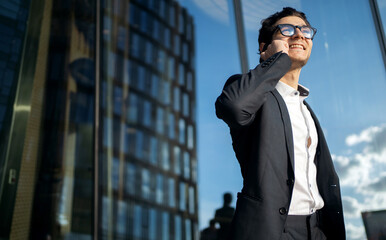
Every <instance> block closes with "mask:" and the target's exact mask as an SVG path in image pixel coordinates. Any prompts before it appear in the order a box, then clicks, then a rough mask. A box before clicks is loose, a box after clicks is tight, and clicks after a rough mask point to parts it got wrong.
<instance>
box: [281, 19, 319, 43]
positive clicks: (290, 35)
mask: <svg viewBox="0 0 386 240" xmlns="http://www.w3.org/2000/svg"><path fill="white" fill-rule="evenodd" d="M283 27H291V28H292V29H293V33H292V34H284V33H283V31H282V28H283ZM296 28H299V30H300V32H302V34H303V36H304V37H305V38H308V39H311V40H313V39H314V36H315V34H316V32H317V29H316V28H313V27H311V26H307V25H306V26H295V25H292V24H288V23H286V24H279V25H277V26H276V29H275V31H276V30H277V29H279V31H280V33H281V35H283V36H285V37H292V36H293V35H295V33H296ZM305 28H307V29H310V30H311V33H312V35H311V37H307V36H306V35H307V34H305V33H304V32H303V30H302V29H305Z"/></svg>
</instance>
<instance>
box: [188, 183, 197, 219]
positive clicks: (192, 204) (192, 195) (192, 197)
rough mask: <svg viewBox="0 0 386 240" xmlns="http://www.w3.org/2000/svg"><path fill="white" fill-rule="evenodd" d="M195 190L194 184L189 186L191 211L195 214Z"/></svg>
mask: <svg viewBox="0 0 386 240" xmlns="http://www.w3.org/2000/svg"><path fill="white" fill-rule="evenodd" d="M195 199H196V196H195V192H194V188H193V187H192V186H190V187H189V213H190V214H194V213H195V202H196V201H195Z"/></svg>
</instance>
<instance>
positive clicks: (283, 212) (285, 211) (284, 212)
mask: <svg viewBox="0 0 386 240" xmlns="http://www.w3.org/2000/svg"><path fill="white" fill-rule="evenodd" d="M279 213H280V215H284V214H286V213H287V209H285V208H284V207H282V208H280V209H279Z"/></svg>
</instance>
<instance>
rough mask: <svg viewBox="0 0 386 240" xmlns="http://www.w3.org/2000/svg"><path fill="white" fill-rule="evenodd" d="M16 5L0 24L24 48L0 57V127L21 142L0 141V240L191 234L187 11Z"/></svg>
mask: <svg viewBox="0 0 386 240" xmlns="http://www.w3.org/2000/svg"><path fill="white" fill-rule="evenodd" d="M16 2H19V5H18V6H17V7H18V8H19V9H21V10H23V11H21V10H20V11H21V12H22V13H24V14H20V13H18V14H16V15H15V16H14V20H13V22H12V21H11V20H8V19H6V20H5V18H6V17H7V16H5V15H4V16H3V15H2V16H1V17H2V18H1V24H2V25H1V28H2V29H3V30H4V31H5V30H6V29H8V28H11V27H13V25H12V24H18V25H17V26H18V27H19V29H25V30H24V31H23V30H21V31H20V33H19V35H20V38H14V39H16V40H13V44H14V45H15V41H16V43H17V41H19V43H20V44H19V45H20V46H19V49H22V48H21V46H22V45H23V42H22V41H23V39H24V41H25V42H24V46H25V48H26V49H27V50H24V52H23V54H22V51H21V50H20V51H19V52H9V53H4V54H3V52H2V53H1V54H2V55H1V57H2V63H4V64H2V65H0V67H2V68H4V71H3V72H4V73H7V72H11V73H12V74H13V76H14V77H13V78H12V79H11V78H9V79H8V78H7V79H6V78H4V77H3V78H2V82H1V84H3V85H4V84H8V85H9V84H10V83H13V86H14V87H11V86H12V84H11V85H10V86H9V87H8V89H9V91H8V93H9V94H8V95H7V96H6V97H4V98H2V102H1V109H0V110H1V111H0V114H1V115H0V117H1V119H0V121H1V124H2V125H1V129H2V130H3V131H2V132H1V134H2V136H6V134H7V131H8V133H9V135H10V136H11V137H13V139H19V140H20V141H18V142H17V144H12V142H11V141H10V140H9V139H8V138H6V137H4V138H3V137H2V140H1V141H3V142H2V144H1V148H2V149H4V154H3V151H2V153H1V154H2V155H1V158H0V160H1V161H0V172H1V175H2V176H4V177H2V178H1V189H0V193H1V195H0V197H1V198H0V212H1V213H2V214H1V215H2V220H1V222H0V225H1V236H0V237H1V238H4V239H12V238H15V237H20V236H23V238H31V239H48V238H51V239H91V238H98V239H165V240H166V239H168V240H169V239H176V240H177V239H197V232H198V226H197V223H198V213H197V210H198V207H197V158H196V156H197V155H196V116H195V115H196V114H195V111H196V104H195V102H196V98H195V94H196V87H195V69H194V61H195V50H194V23H193V19H192V17H191V16H190V15H189V14H188V12H187V10H186V9H184V8H182V7H180V5H179V4H178V3H177V2H176V1H172V0H162V1H155V0H152V1H151V0H148V1H134V0H132V1H120V0H109V1H108V0H106V1H96V0H80V1H70V0H61V1H47V0H30V1H28V0H24V1H21V0H20V1H16ZM15 4H16V3H15ZM1 5H2V4H0V6H1ZM11 5H12V4H11ZM15 6H16V5H15ZM6 7H8V6H5V5H4V9H5V8H6ZM22 7H24V8H22ZM28 8H29V10H28ZM15 11H16V10H15ZM3 12H5V10H4V11H1V12H0V14H3ZM97 13H98V14H97ZM27 19H29V21H30V23H29V24H27V22H28V21H27ZM23 24H24V25H23ZM23 26H24V28H23ZM99 29H100V30H99ZM7 54H8V55H7ZM9 58H10V59H14V60H15V61H14V62H12V63H10V62H9V61H8V60H7V59H9ZM6 60H7V61H8V62H7V61H6ZM27 63H28V64H27ZM23 64H24V65H25V64H27V65H25V66H28V67H25V68H22V67H20V66H22V65H23ZM18 71H20V73H19V74H18ZM18 75H19V77H18ZM4 76H5V75H4ZM7 76H8V77H9V76H10V75H9V74H8V75H7ZM7 76H6V77H7ZM20 76H25V78H24V79H28V80H27V82H28V84H27V85H26V82H25V81H26V80H24V82H23V80H22V78H21V77H20ZM4 89H5V88H4ZM21 93H28V94H21ZM3 100H4V101H3ZM19 102H20V103H21V102H23V103H24V104H27V107H26V109H29V110H30V111H29V112H27V113H25V115H23V118H22V117H20V116H19V115H18V113H17V111H16V110H15V109H16V108H12V106H14V105H16V106H17V104H18V103H19ZM23 106H24V105H23ZM7 109H8V110H7ZM5 113H6V114H5ZM7 116H8V117H7ZM18 119H21V120H18ZM12 121H13V122H12ZM12 126H14V127H12ZM23 130H24V131H23ZM20 132H23V134H24V135H23V136H20ZM15 141H16V140H15ZM10 159H12V161H10ZM14 173H17V174H14ZM8 179H12V181H8ZM26 192H28V194H26ZM23 214H24V215H23Z"/></svg>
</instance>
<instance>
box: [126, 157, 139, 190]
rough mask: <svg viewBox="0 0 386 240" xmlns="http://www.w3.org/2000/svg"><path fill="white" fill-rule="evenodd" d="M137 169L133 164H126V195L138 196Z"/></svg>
mask: <svg viewBox="0 0 386 240" xmlns="http://www.w3.org/2000/svg"><path fill="white" fill-rule="evenodd" d="M136 172H137V168H136V166H135V165H134V164H133V163H127V164H126V181H125V189H126V193H129V194H132V195H134V194H136V190H135V189H136V185H137V184H136V183H137V177H136Z"/></svg>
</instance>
